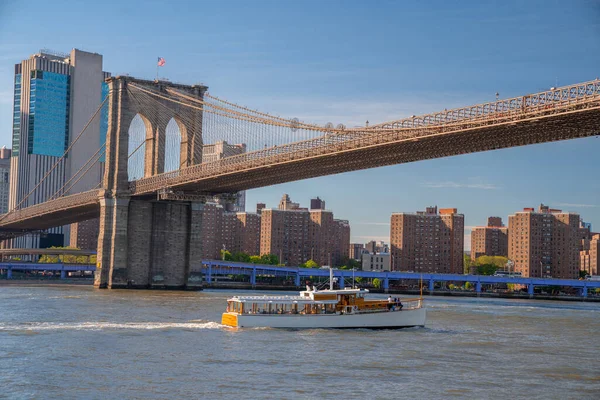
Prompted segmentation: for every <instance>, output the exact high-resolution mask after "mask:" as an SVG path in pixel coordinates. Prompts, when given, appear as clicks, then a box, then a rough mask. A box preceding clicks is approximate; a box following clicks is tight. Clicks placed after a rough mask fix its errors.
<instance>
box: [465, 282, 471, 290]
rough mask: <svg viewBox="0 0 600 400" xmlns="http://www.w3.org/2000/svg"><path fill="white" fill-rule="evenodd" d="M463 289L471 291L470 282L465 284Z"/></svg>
mask: <svg viewBox="0 0 600 400" xmlns="http://www.w3.org/2000/svg"><path fill="white" fill-rule="evenodd" d="M465 289H467V290H471V289H473V284H472V283H471V282H465Z"/></svg>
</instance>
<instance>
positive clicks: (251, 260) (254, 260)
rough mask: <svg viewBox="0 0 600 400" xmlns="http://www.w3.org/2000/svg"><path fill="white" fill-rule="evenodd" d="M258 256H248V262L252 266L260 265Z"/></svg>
mask: <svg viewBox="0 0 600 400" xmlns="http://www.w3.org/2000/svg"><path fill="white" fill-rule="evenodd" d="M260 260H261V259H260V256H250V262H251V263H252V264H260Z"/></svg>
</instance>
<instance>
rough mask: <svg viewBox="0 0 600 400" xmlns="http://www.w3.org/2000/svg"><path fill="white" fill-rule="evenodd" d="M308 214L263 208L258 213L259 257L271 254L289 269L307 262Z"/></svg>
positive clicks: (308, 253)
mask: <svg viewBox="0 0 600 400" xmlns="http://www.w3.org/2000/svg"><path fill="white" fill-rule="evenodd" d="M309 228H310V214H309V213H308V212H307V211H304V210H279V209H270V208H266V209H263V210H262V213H261V228H260V254H261V255H262V254H274V255H276V256H277V257H279V261H280V262H281V263H283V264H285V265H288V266H297V265H300V264H302V263H304V262H306V261H308V260H309V259H310V255H311V240H310V235H309Z"/></svg>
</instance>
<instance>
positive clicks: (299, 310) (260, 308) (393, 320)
mask: <svg viewBox="0 0 600 400" xmlns="http://www.w3.org/2000/svg"><path fill="white" fill-rule="evenodd" d="M330 282H333V279H330ZM367 293H369V291H368V290H366V289H355V288H348V289H340V290H334V289H333V283H331V284H330V288H329V289H327V290H317V289H316V288H315V287H313V288H312V289H311V288H310V287H309V286H307V288H306V290H304V291H301V292H300V294H299V295H298V296H234V297H232V298H230V299H228V300H227V311H226V312H224V313H223V317H222V320H221V323H222V324H223V325H227V326H233V327H237V328H256V327H269V328H311V329H315V328H367V329H396V328H408V327H414V326H425V317H426V312H425V307H423V297H420V298H417V299H404V300H402V302H399V301H394V300H393V299H391V300H390V299H387V300H366V299H365V295H366V294H367Z"/></svg>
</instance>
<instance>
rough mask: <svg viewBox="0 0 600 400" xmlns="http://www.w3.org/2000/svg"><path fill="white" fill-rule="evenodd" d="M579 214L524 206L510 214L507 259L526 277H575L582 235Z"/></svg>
mask: <svg viewBox="0 0 600 400" xmlns="http://www.w3.org/2000/svg"><path fill="white" fill-rule="evenodd" d="M580 227H581V219H580V217H579V214H576V213H569V212H562V210H557V209H551V208H549V207H548V206H545V205H543V204H541V205H540V207H539V208H538V210H537V211H535V210H534V209H533V208H524V209H523V211H520V212H517V213H515V214H514V215H510V216H509V217H508V258H509V259H510V260H512V261H513V262H514V266H515V270H516V271H517V272H520V273H521V274H522V275H523V276H526V277H545V278H546V277H551V278H565V279H576V278H578V276H579V263H580V261H581V260H580V251H581V250H583V249H582V239H581V238H582V236H585V234H584V232H583V231H582V230H581V229H580Z"/></svg>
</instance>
